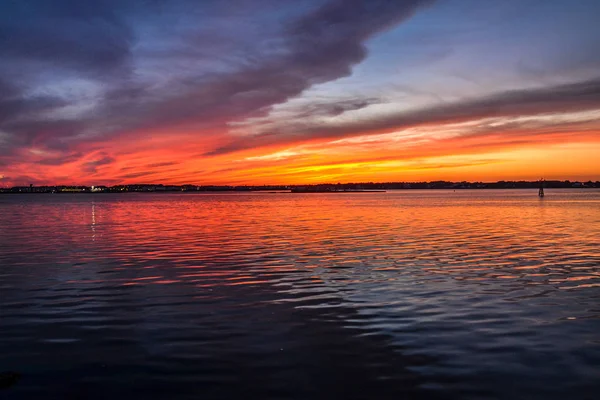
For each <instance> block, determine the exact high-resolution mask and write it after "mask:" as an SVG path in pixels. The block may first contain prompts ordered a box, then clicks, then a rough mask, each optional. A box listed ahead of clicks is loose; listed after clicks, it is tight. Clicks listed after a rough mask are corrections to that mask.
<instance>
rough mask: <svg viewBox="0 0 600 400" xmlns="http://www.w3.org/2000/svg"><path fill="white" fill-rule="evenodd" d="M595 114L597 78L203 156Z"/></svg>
mask: <svg viewBox="0 0 600 400" xmlns="http://www.w3.org/2000/svg"><path fill="white" fill-rule="evenodd" d="M595 109H600V78H598V79H593V80H588V81H584V82H577V83H572V84H565V85H558V86H554V87H548V88H541V89H540V88H538V89H528V90H513V91H507V92H502V93H498V94H494V95H491V96H488V97H483V98H479V99H471V100H465V101H459V102H455V103H449V104H440V105H438V106H434V107H430V108H425V109H420V110H414V111H405V112H401V113H398V114H393V115H387V116H379V117H377V118H376V119H371V120H366V119H362V120H358V121H354V122H352V123H351V124H339V125H328V126H322V125H316V126H308V127H307V126H306V125H305V124H302V125H301V126H299V127H298V128H296V129H294V128H293V127H286V129H285V130H272V131H268V132H264V133H262V134H260V135H257V136H254V137H252V138H244V140H240V141H234V142H231V143H229V144H228V145H226V146H223V147H221V148H218V149H216V150H214V151H212V152H209V153H208V154H207V155H218V154H225V153H230V152H234V151H239V150H243V149H247V148H254V147H260V146H268V145H273V144H285V143H291V142H294V141H298V139H299V138H301V139H302V140H311V139H318V138H327V139H334V138H342V137H347V136H353V135H357V134H360V135H365V134H369V133H382V132H386V131H388V132H389V131H393V130H400V129H405V128H408V127H413V126H418V125H427V124H439V123H452V122H463V121H467V120H473V119H482V118H490V117H518V116H532V115H540V114H551V113H556V112H576V111H586V110H595Z"/></svg>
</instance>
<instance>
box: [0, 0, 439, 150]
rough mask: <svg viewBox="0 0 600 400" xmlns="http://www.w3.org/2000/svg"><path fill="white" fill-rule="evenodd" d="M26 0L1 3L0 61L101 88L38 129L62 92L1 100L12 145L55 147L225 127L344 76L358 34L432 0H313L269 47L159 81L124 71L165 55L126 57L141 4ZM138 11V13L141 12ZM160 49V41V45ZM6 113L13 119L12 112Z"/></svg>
mask: <svg viewBox="0 0 600 400" xmlns="http://www.w3.org/2000/svg"><path fill="white" fill-rule="evenodd" d="M30 1H31V4H29V6H30V7H31V8H32V9H33V10H34V11H33V12H31V13H27V10H28V9H29V8H28V7H27V6H26V5H20V3H19V4H17V5H12V6H6V5H5V6H3V11H5V12H6V13H5V17H3V18H2V19H1V20H0V37H1V38H3V39H1V41H0V52H1V54H2V56H3V59H4V60H7V61H8V64H10V65H27V64H28V63H29V64H33V65H42V66H38V67H34V68H37V69H35V70H34V72H37V71H41V70H43V69H44V68H46V66H48V67H49V68H50V70H56V69H57V68H58V69H61V68H62V70H60V71H63V72H62V74H66V76H69V77H72V76H82V77H87V78H86V79H96V80H99V81H100V83H101V85H100V87H101V90H100V92H98V93H97V95H96V97H97V98H96V99H95V100H94V101H95V102H96V103H97V105H96V107H94V109H93V111H92V112H90V113H87V114H85V115H83V116H78V117H75V118H72V119H70V120H62V121H53V122H52V124H54V125H55V127H56V129H53V127H50V129H48V125H47V122H48V119H47V117H46V115H47V113H48V112H50V111H52V110H53V109H55V108H58V107H60V106H64V105H65V104H64V103H63V100H64V98H61V97H58V98H55V97H48V98H37V99H35V98H28V97H27V91H28V90H29V91H31V89H32V88H31V87H23V88H20V93H18V94H15V99H13V100H10V101H11V102H12V103H10V104H9V106H10V107H5V109H9V111H7V112H6V114H7V115H6V116H5V118H8V117H10V121H3V120H2V119H0V129H2V130H3V131H5V132H7V133H8V134H9V135H11V136H12V139H11V142H12V144H13V145H12V147H14V148H17V147H23V146H29V145H31V143H34V142H35V143H36V145H38V146H46V145H47V146H50V147H52V148H59V147H62V148H65V149H69V148H72V147H73V146H77V144H78V143H79V142H86V141H87V142H94V141H96V140H98V139H99V138H103V139H108V138H111V137H116V136H123V135H124V134H132V132H135V134H140V133H139V132H140V131H143V130H147V129H162V128H169V129H172V128H177V127H183V126H187V127H192V128H193V129H196V130H201V129H217V128H219V129H221V130H225V129H226V128H227V124H228V123H230V122H232V121H241V120H244V119H246V118H249V117H251V116H256V115H261V114H264V113H265V112H266V111H267V110H268V109H269V108H270V107H272V106H273V105H275V104H279V103H282V102H285V101H286V100H287V99H290V98H292V97H294V96H297V95H298V94H300V93H302V92H303V91H304V90H306V89H307V88H309V87H311V86H312V85H315V84H318V83H323V82H327V81H331V80H334V79H337V78H340V77H343V76H347V75H349V74H350V72H351V67H352V66H353V65H355V64H357V63H359V62H360V61H362V60H363V59H364V58H365V57H366V54H367V51H366V49H365V47H364V42H365V41H366V40H367V39H369V38H370V37H372V36H373V35H375V34H377V33H379V32H381V31H383V30H386V29H388V28H390V27H392V26H394V25H395V24H397V23H400V22H401V21H403V20H405V19H407V18H409V17H410V16H411V15H412V14H413V13H414V12H415V11H416V10H418V9H419V8H420V7H422V6H424V5H427V4H430V3H431V2H432V1H430V0H402V1H393V2H392V1H387V0H350V1H348V0H346V1H341V0H330V1H326V2H324V3H323V2H321V3H322V5H320V6H318V7H316V8H313V10H312V11H309V12H308V13H305V14H304V15H302V16H300V17H296V16H294V17H293V19H292V20H291V21H290V22H289V23H286V24H285V26H283V25H282V27H281V28H280V29H281V31H280V32H279V37H278V39H277V40H275V41H274V43H273V44H272V45H271V48H268V50H264V49H263V50H262V51H263V53H259V54H252V55H246V58H245V59H243V60H240V61H239V62H238V64H237V65H235V66H233V70H231V71H229V70H222V69H216V70H208V71H207V70H204V69H202V68H200V69H199V70H198V71H196V72H194V71H193V70H192V71H191V72H190V70H183V71H174V72H173V73H171V74H169V79H162V80H160V81H157V80H155V79H144V78H143V75H139V74H138V75H132V74H131V68H132V65H133V64H136V63H137V64H140V65H146V64H148V63H158V64H159V65H161V66H163V65H165V64H168V59H169V56H168V54H165V59H166V60H165V59H162V60H156V59H153V58H150V59H143V58H142V59H136V58H135V55H136V53H135V51H133V48H134V44H135V43H137V41H138V40H139V38H138V36H136V29H135V26H132V25H131V24H132V22H131V21H133V19H132V18H131V15H130V14H129V13H131V12H132V10H134V11H136V12H138V13H139V12H141V11H140V4H142V3H144V2H138V1H129V2H124V5H122V4H121V3H120V2H116V1H111V0H104V1H99V2H94V3H93V4H92V3H89V4H88V3H81V2H77V1H74V0H59V1H57V2H53V4H52V5H51V6H50V5H48V3H47V2H43V1H41V0H39V1H34V0H30ZM242 3H243V2H242ZM262 3H264V4H263V6H265V5H270V6H273V4H274V3H273V2H272V1H271V2H268V1H263V2H262ZM277 4H278V3H277ZM151 5H153V6H155V7H158V6H160V7H164V8H166V9H169V10H177V9H179V11H181V10H183V9H185V7H186V6H187V7H190V9H196V8H197V3H195V2H188V1H178V2H174V3H172V4H171V3H164V2H159V1H156V2H151ZM193 5H196V7H194V6H193ZM211 6H212V5H211V4H210V3H209V4H208V5H207V7H211ZM136 7H137V8H136ZM169 7H172V8H169ZM178 7H179V8H178ZM232 7H233V5H232ZM233 8H235V7H233ZM142 14H143V13H142ZM148 14H150V13H148V12H146V13H145V14H143V15H146V16H147V17H148ZM6 15H12V18H11V17H6ZM161 15H163V14H161ZM164 15H169V13H167V12H165V13H164ZM148 18H150V17H148ZM155 18H158V17H155ZM165 18H166V17H165ZM163 22H165V21H163ZM232 29H234V30H235V27H234V28H232ZM173 31H174V32H173ZM169 33H170V34H171V35H175V36H173V37H171V40H174V41H175V42H176V43H182V42H186V41H191V42H189V43H190V44H193V39H190V38H191V37H192V35H187V34H186V35H183V34H178V33H177V32H176V30H172V31H169ZM242 34H243V33H242ZM240 36H242V35H240ZM244 42H247V40H244ZM263 47H264V46H263ZM170 48H171V47H169V45H166V51H167V52H168V51H169V49H170ZM259 48H261V47H260V46H259ZM173 51H174V52H176V50H173ZM216 56H218V55H216ZM188 64H189V63H188ZM230 69H231V68H230ZM64 70H66V72H64ZM115 71H116V72H115ZM141 72H145V73H150V72H152V70H151V69H150V70H147V71H144V70H142V71H141ZM11 73H12V75H13V76H14V75H15V74H16V75H18V76H20V77H21V78H24V77H25V76H28V75H27V74H28V73H27V72H23V73H24V74H25V75H19V73H20V72H19V71H15V70H11ZM115 74H116V75H115ZM29 75H31V76H33V75H35V74H33V73H31V74H29ZM140 76H141V77H140ZM20 81H23V79H20ZM78 100H79V99H74V100H72V101H73V103H72V104H73V105H76V104H77V101H78ZM5 101H8V100H5ZM363 102H364V100H359V101H358V102H354V103H353V104H350V103H348V104H341V105H335V106H331V107H329V109H327V110H324V111H323V112H326V113H329V114H335V113H341V112H343V111H344V110H345V109H352V108H361V107H363V106H364V104H363ZM11 108H12V110H11ZM42 111H44V112H42ZM16 114H22V115H23V117H22V118H18V119H16V120H15V115H16ZM1 117H2V116H1V115H0V118H1ZM56 125H58V126H56ZM67 139H68V140H67Z"/></svg>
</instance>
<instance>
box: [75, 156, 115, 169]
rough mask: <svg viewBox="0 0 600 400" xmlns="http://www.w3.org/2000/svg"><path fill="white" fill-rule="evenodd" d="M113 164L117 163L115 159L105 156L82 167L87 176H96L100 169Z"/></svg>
mask: <svg viewBox="0 0 600 400" xmlns="http://www.w3.org/2000/svg"><path fill="white" fill-rule="evenodd" d="M113 162H115V159H114V158H113V157H109V156H107V155H105V156H103V157H102V158H99V159H96V160H93V161H88V162H86V163H84V164H83V166H82V171H83V172H85V173H87V174H95V173H97V172H98V167H100V166H102V165H108V164H112V163H113Z"/></svg>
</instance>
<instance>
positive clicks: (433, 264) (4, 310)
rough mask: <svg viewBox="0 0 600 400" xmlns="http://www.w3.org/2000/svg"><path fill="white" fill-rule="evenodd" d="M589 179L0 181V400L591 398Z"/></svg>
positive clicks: (594, 386) (599, 360)
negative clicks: (88, 190) (539, 186)
mask: <svg viewBox="0 0 600 400" xmlns="http://www.w3.org/2000/svg"><path fill="white" fill-rule="evenodd" d="M599 238H600V191H598V190H574V191H569V190H563V191H561V190H554V191H552V190H548V191H547V196H546V198H544V199H542V200H540V199H538V198H537V197H536V191H535V190H521V191H459V192H456V193H454V192H451V191H449V192H446V191H422V192H420V191H402V192H388V193H369V194H366V193H364V194H356V193H355V194H289V193H282V194H272V193H256V194H214V195H213V194H181V195H179V194H162V195H152V194H137V195H136V194H125V195H111V194H106V195H103V194H98V195H25V196H19V195H4V196H0V371H5V370H14V371H17V372H20V373H21V374H22V378H21V379H20V381H19V382H18V383H17V384H16V385H14V386H13V387H11V388H9V389H0V398H2V399H4V398H6V399H41V398H43V399H54V398H56V399H80V398H82V399H84V398H85V399H104V398H112V399H121V398H140V399H179V398H197V399H217V398H218V399H238V398H239V399H242V398H265V399H266V398H276V399H285V398H298V399H319V398H324V399H325V398H326V399H338V398H339V399H353V398H364V399H388V398H395V399H399V398H443V399H445V398H451V399H452V398H505V399H513V398H523V399H563V398H569V399H586V398H589V399H592V398H597V396H598V393H599V390H600V244H599V243H600V242H599Z"/></svg>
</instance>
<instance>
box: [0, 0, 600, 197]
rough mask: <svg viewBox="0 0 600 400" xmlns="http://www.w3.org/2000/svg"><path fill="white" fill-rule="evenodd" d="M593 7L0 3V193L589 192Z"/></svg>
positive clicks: (598, 168)
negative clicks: (374, 187) (61, 188)
mask: <svg viewBox="0 0 600 400" xmlns="http://www.w3.org/2000/svg"><path fill="white" fill-rule="evenodd" d="M599 15H600V2H599V1H598V0H575V1H568V0H503V1H481V0H437V1H435V0H203V1H200V0H168V1H167V0H95V1H80V0H3V1H1V2H0V186H12V185H28V184H30V183H33V184H88V185H94V184H95V185H101V184H104V185H113V184H119V183H165V184H167V183H172V184H184V183H192V184H294V183H322V182H358V181H418V180H438V179H444V180H471V181H474V180H478V181H496V180H500V179H505V180H506V179H527V180H533V179H539V178H540V177H545V178H546V179H571V180H588V179H591V180H598V179H600V23H598V18H599V17H598V16H599Z"/></svg>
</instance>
